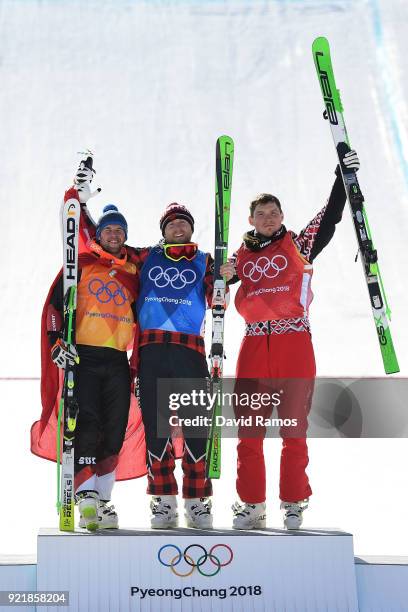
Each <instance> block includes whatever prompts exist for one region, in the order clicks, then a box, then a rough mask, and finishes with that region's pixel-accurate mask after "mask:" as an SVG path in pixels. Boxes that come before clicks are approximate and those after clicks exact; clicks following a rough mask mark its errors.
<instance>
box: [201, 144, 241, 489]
mask: <svg viewBox="0 0 408 612" xmlns="http://www.w3.org/2000/svg"><path fill="white" fill-rule="evenodd" d="M233 162H234V142H233V140H232V138H230V137H229V136H220V138H218V140H217V143H216V165H215V245H214V293H213V299H212V305H211V311H212V337H211V353H210V392H211V394H213V393H215V394H216V396H217V397H218V398H219V397H220V396H221V392H222V370H223V360H224V314H225V296H226V282H225V279H224V277H223V276H222V275H221V274H220V266H221V265H222V264H224V263H226V261H227V256H228V229H229V217H230V204H231V183H232V169H233ZM221 412H222V405H221V402H219V401H216V402H215V403H214V408H213V410H212V415H211V427H210V432H209V437H208V441H207V452H206V476H207V478H220V475H221V427H220V425H218V424H217V416H218V415H221Z"/></svg>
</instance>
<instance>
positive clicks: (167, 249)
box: [163, 242, 198, 261]
mask: <svg viewBox="0 0 408 612" xmlns="http://www.w3.org/2000/svg"><path fill="white" fill-rule="evenodd" d="M163 249H164V254H165V256H166V257H167V259H171V260H172V261H180V260H181V259H187V261H191V260H192V259H194V257H195V256H196V253H197V250H198V245H197V244H195V242H189V243H188V244H165V245H163Z"/></svg>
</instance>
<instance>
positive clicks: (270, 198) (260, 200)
mask: <svg viewBox="0 0 408 612" xmlns="http://www.w3.org/2000/svg"><path fill="white" fill-rule="evenodd" d="M269 203H272V204H276V206H277V207H278V208H279V212H280V213H281V212H282V206H281V203H280V202H279V200H278V198H277V197H276V196H274V195H272V194H271V193H260V194H259V195H257V196H256V198H255V199H254V200H252V202H251V204H250V206H249V211H250V213H251V217H253V216H254V212H255V208H256V207H257V206H258V204H269Z"/></svg>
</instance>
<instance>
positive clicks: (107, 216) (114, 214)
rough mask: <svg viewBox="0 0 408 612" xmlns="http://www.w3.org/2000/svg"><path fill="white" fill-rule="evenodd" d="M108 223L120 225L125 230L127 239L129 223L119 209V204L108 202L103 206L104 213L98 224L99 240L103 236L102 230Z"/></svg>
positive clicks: (97, 236) (97, 233)
mask: <svg viewBox="0 0 408 612" xmlns="http://www.w3.org/2000/svg"><path fill="white" fill-rule="evenodd" d="M107 225H120V227H121V228H122V229H123V231H124V232H125V240H127V231H128V225H127V222H126V219H125V217H124V216H123V215H122V214H121V213H120V212H119V211H118V208H117V206H115V205H114V204H107V205H106V206H104V208H103V213H102V215H101V216H100V217H99V220H98V223H97V226H96V239H97V240H99V239H100V237H101V231H102V230H103V229H104V228H105V227H106V226H107Z"/></svg>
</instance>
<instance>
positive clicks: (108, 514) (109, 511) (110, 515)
mask: <svg viewBox="0 0 408 612" xmlns="http://www.w3.org/2000/svg"><path fill="white" fill-rule="evenodd" d="M108 503H109V502H106V501H102V500H100V502H99V508H98V517H99V523H98V528H99V529H118V528H119V519H118V515H117V512H116V510H115V506H108Z"/></svg>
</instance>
